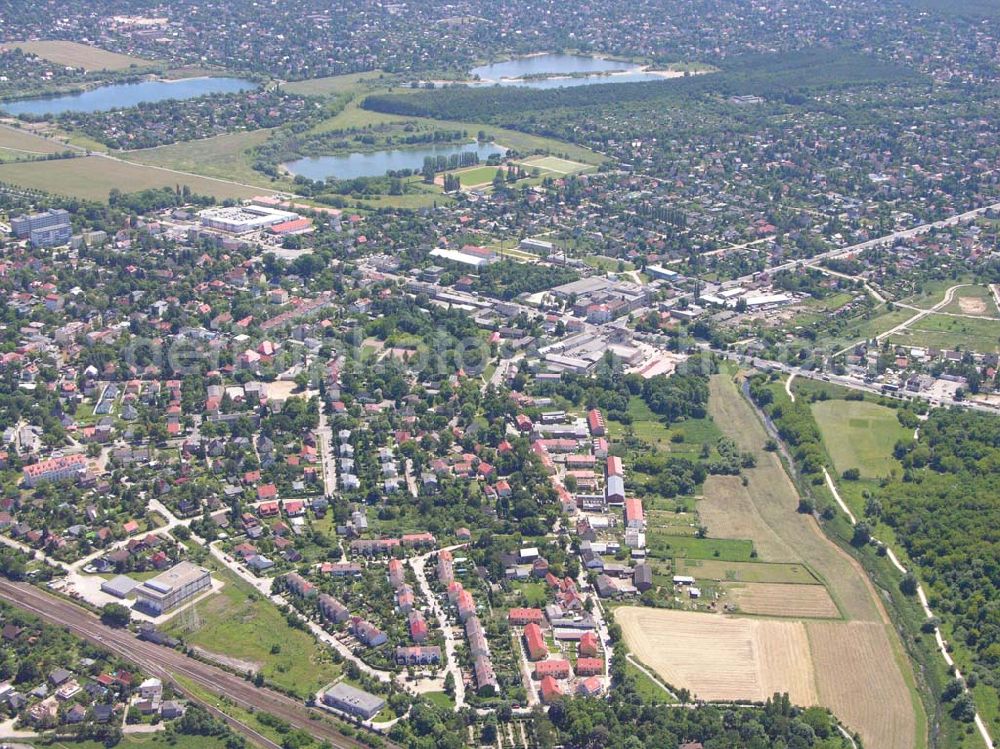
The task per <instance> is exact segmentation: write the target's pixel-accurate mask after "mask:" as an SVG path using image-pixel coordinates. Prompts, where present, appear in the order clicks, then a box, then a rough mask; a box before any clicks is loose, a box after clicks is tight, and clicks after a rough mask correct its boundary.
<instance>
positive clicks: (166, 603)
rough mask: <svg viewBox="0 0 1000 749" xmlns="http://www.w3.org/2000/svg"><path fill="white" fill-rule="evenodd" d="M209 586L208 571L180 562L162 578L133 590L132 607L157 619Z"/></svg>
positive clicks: (153, 579) (209, 576) (157, 577)
mask: <svg viewBox="0 0 1000 749" xmlns="http://www.w3.org/2000/svg"><path fill="white" fill-rule="evenodd" d="M211 585H212V575H211V574H210V573H209V571H208V570H206V569H204V568H202V567H199V566H197V565H195V564H192V563H191V562H180V563H178V564H176V565H174V566H173V567H171V568H170V569H169V570H167V571H166V572H164V573H163V574H161V575H157V576H156V577H154V578H152V579H150V580H147V581H146V582H144V583H143V584H142V585H139V586H137V587H136V588H135V606H136V608H137V609H138V610H140V611H144V612H146V613H147V614H151V615H153V616H159V615H160V614H163V613H165V612H167V611H170V610H171V609H173V608H176V607H177V606H179V605H180V604H182V603H184V602H185V601H186V600H188V599H189V598H191V597H192V596H195V595H197V594H198V593H200V592H201V591H203V590H205V589H206V588H209V587H211Z"/></svg>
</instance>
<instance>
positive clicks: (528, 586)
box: [513, 583, 549, 608]
mask: <svg viewBox="0 0 1000 749" xmlns="http://www.w3.org/2000/svg"><path fill="white" fill-rule="evenodd" d="M513 588H514V590H515V591H518V592H520V593H523V594H524V597H525V598H526V599H527V601H528V606H530V607H532V608H541V607H542V606H544V605H545V604H546V603H547V602H548V598H549V596H548V593H547V592H546V586H545V583H515V584H514V586H513Z"/></svg>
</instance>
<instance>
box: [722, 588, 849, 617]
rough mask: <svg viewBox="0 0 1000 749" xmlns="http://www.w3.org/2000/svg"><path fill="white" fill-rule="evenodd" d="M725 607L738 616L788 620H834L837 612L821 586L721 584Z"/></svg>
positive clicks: (838, 613) (837, 615) (837, 614)
mask: <svg viewBox="0 0 1000 749" xmlns="http://www.w3.org/2000/svg"><path fill="white" fill-rule="evenodd" d="M722 590H724V591H725V593H726V599H723V600H727V602H728V603H731V604H733V605H735V606H736V607H737V608H738V609H739V611H740V613H742V614H751V615H754V616H776V617H787V618H791V619H838V618H840V612H839V611H837V605H836V604H835V603H834V602H833V599H832V598H830V594H829V593H828V592H827V590H826V588H825V587H823V586H822V585H796V584H791V583H725V584H724V585H723V586H722Z"/></svg>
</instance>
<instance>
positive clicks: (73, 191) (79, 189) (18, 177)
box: [0, 156, 273, 200]
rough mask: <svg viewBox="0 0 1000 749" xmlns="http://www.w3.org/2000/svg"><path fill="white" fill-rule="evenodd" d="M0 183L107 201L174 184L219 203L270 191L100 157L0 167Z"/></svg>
mask: <svg viewBox="0 0 1000 749" xmlns="http://www.w3.org/2000/svg"><path fill="white" fill-rule="evenodd" d="M0 182H7V183H9V184H13V185H18V186H21V187H27V188H31V189H35V190H44V191H46V192H51V193H54V194H57V195H66V196H69V197H72V198H83V199H85V200H107V199H108V193H109V192H111V190H112V189H114V188H118V189H119V190H121V191H122V192H136V191H138V190H146V189H149V188H154V187H175V186H177V185H181V186H183V185H187V186H188V187H190V188H191V190H192V192H194V193H196V194H199V195H211V196H213V197H215V198H216V199H218V200H224V199H226V198H251V197H253V196H254V195H261V194H267V193H271V192H273V191H272V190H268V189H265V188H261V187H251V186H247V185H241V184H237V183H235V182H228V181H225V180H221V179H213V178H209V177H201V176H198V175H194V174H187V173H180V172H171V171H169V170H167V169H157V168H153V167H147V166H143V165H139V164H131V163H128V162H124V161H117V160H113V159H107V158H104V157H102V156H85V157H81V158H75V159H59V160H56V161H42V162H31V163H27V162H26V163H16V164H3V165H0Z"/></svg>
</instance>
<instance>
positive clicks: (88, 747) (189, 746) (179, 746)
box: [4, 733, 226, 749]
mask: <svg viewBox="0 0 1000 749" xmlns="http://www.w3.org/2000/svg"><path fill="white" fill-rule="evenodd" d="M24 743H25V744H26V745H28V746H46V747H53V748H54V749H106V747H105V744H104V743H102V742H100V741H53V742H49V741H40V742H37V743H31V742H24ZM20 745H22V741H21V740H20V739H19V740H18V742H17V744H16V746H20ZM4 746H6V744H5V745H4ZM11 746H15V744H12V745H11ZM115 746H117V747H130V746H136V747H140V746H141V747H146V749H168V747H169V749H224V748H225V746H226V742H225V740H223V739H220V738H217V737H215V736H186V735H184V734H173V736H172V737H171V739H170V740H168V739H167V737H166V735H164V734H163V733H145V734H143V733H132V734H125V735H124V737H122V740H121V741H119V742H118V743H117V744H115Z"/></svg>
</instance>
